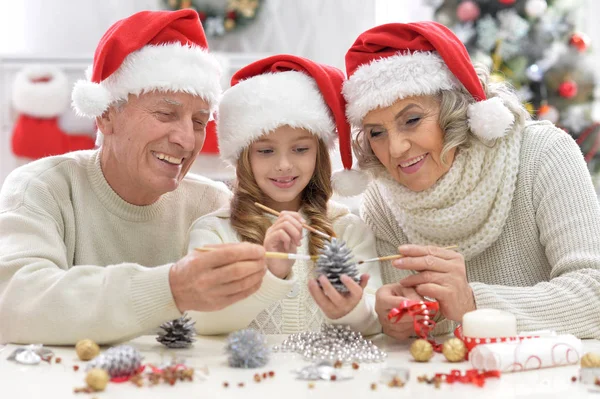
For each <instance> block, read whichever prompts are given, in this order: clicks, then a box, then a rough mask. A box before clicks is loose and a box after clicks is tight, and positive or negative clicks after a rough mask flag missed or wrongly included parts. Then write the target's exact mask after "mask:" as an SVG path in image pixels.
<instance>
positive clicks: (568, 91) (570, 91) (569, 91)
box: [558, 80, 578, 98]
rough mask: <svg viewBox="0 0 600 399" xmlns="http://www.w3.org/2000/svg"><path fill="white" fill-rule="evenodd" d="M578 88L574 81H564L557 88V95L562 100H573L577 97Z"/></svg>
mask: <svg viewBox="0 0 600 399" xmlns="http://www.w3.org/2000/svg"><path fill="white" fill-rule="evenodd" d="M577 91H578V87H577V83H576V82H575V81H574V80H565V81H564V82H562V83H561V84H560V86H558V94H560V96H561V97H564V98H573V97H575V96H576V95H577Z"/></svg>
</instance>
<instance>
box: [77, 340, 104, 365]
mask: <svg viewBox="0 0 600 399" xmlns="http://www.w3.org/2000/svg"><path fill="white" fill-rule="evenodd" d="M75 351H76V352H77V356H78V357H79V359H81V360H83V361H87V360H92V359H93V358H95V357H96V356H98V354H100V347H99V346H98V344H97V343H95V342H94V341H92V340H91V339H82V340H81V341H78V342H77V344H76V345H75Z"/></svg>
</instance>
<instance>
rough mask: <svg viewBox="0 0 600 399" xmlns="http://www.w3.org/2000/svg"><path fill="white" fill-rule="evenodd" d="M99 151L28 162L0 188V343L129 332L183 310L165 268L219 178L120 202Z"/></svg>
mask: <svg viewBox="0 0 600 399" xmlns="http://www.w3.org/2000/svg"><path fill="white" fill-rule="evenodd" d="M98 154H99V153H98V152H97V151H81V152H74V153H70V154H66V155H62V156H56V157H50V158H45V159H41V160H39V161H35V162H32V163H30V164H28V165H26V166H23V167H21V168H19V169H17V170H15V171H13V173H11V174H10V176H9V177H8V178H7V179H6V181H5V183H4V185H3V187H2V191H1V192H0V342H15V343H44V344H73V343H75V342H76V341H78V340H80V339H83V338H91V339H93V340H95V341H96V342H98V343H101V344H104V343H112V342H115V341H121V340H126V339H129V338H132V337H134V336H137V335H140V334H142V333H144V332H146V331H149V330H152V329H155V328H156V327H158V326H159V325H160V324H161V323H163V322H165V321H168V320H171V319H174V318H177V317H179V316H180V312H179V311H178V309H177V307H176V305H175V302H174V300H173V296H172V294H171V290H170V286H169V268H170V266H171V264H172V262H175V261H177V260H178V259H180V258H181V257H182V256H183V255H185V253H186V250H187V246H186V245H187V242H188V237H187V232H188V229H189V227H190V225H191V224H192V222H193V221H194V220H196V219H197V218H198V217H200V216H202V215H205V214H207V213H210V212H213V211H215V210H216V209H219V208H220V207H222V206H224V205H226V204H227V203H228V202H229V199H230V197H231V193H230V192H229V191H228V190H227V188H226V187H225V185H223V184H222V183H215V182H212V181H210V180H208V179H206V178H202V177H199V176H192V175H188V176H186V177H185V178H184V179H183V180H182V181H181V183H180V185H179V187H178V188H177V189H176V190H175V191H173V192H170V193H168V194H165V195H163V196H162V197H161V198H160V199H159V201H157V202H156V203H154V204H152V205H149V206H135V205H131V204H129V203H127V202H125V201H123V200H122V199H121V198H120V197H119V196H118V195H117V194H116V193H115V192H114V191H113V190H112V189H111V187H110V186H109V185H108V183H107V181H106V180H105V178H104V175H103V174H102V170H101V168H100V163H99V157H98Z"/></svg>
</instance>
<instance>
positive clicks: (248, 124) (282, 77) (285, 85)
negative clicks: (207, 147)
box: [217, 71, 336, 165]
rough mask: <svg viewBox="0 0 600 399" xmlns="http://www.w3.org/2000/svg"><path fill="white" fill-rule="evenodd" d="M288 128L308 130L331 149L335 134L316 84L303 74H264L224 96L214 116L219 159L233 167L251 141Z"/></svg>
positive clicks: (242, 83)
mask: <svg viewBox="0 0 600 399" xmlns="http://www.w3.org/2000/svg"><path fill="white" fill-rule="evenodd" d="M285 125H288V126H290V127H293V128H302V129H306V130H308V131H310V132H311V133H313V134H314V135H316V136H317V137H319V138H321V139H323V141H324V142H325V143H326V144H327V145H328V147H332V146H333V144H334V143H335V138H336V131H335V124H334V121H333V118H332V116H331V112H330V110H329V107H328V106H327V104H326V103H325V100H324V99H323V96H322V95H321V92H320V91H319V88H318V87H317V84H316V82H315V81H314V80H313V79H312V78H311V77H310V76H308V75H306V74H304V73H302V72H296V71H286V72H277V73H265V74H262V75H258V76H254V77H252V78H249V79H246V80H244V81H241V82H240V83H238V84H237V85H235V86H233V87H231V88H229V89H228V90H226V91H225V93H224V94H223V97H222V99H221V102H220V104H219V109H218V113H217V135H218V139H219V152H220V154H221V157H222V158H223V159H224V160H226V161H227V162H229V163H230V164H232V165H235V164H236V162H237V159H238V157H239V155H240V153H241V152H242V150H243V149H244V148H246V147H247V146H249V145H250V144H251V143H252V142H254V141H255V140H257V139H258V138H260V137H261V136H263V135H264V134H267V133H269V132H272V131H273V130H275V129H277V128H278V127H281V126H285Z"/></svg>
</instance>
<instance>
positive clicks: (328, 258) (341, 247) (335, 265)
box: [317, 238, 360, 292]
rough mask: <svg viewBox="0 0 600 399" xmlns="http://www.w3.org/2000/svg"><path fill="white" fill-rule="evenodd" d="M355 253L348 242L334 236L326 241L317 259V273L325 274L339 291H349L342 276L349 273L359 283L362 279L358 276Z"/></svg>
mask: <svg viewBox="0 0 600 399" xmlns="http://www.w3.org/2000/svg"><path fill="white" fill-rule="evenodd" d="M352 258H353V255H352V252H351V251H350V249H349V248H348V247H347V246H346V243H345V242H344V241H341V240H337V239H335V238H332V239H331V241H330V242H326V243H325V247H324V248H323V249H322V250H321V253H320V254H319V258H318V259H317V274H318V275H319V276H320V275H321V274H324V275H325V276H326V277H327V279H328V280H329V282H330V283H331V285H333V286H334V287H335V289H336V290H338V291H339V292H348V288H346V286H345V285H344V283H342V281H341V280H340V277H341V275H342V274H345V275H347V276H348V277H350V278H351V279H353V280H354V281H356V282H357V283H358V282H359V281H360V278H359V276H358V267H357V266H356V262H354V261H353V260H352Z"/></svg>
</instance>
